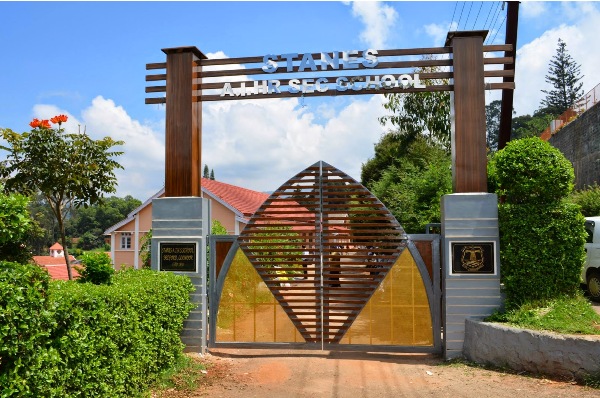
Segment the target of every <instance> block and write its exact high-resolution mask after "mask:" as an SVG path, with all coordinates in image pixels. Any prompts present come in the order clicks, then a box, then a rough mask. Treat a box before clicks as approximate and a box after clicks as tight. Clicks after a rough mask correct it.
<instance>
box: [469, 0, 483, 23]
mask: <svg viewBox="0 0 600 398" xmlns="http://www.w3.org/2000/svg"><path fill="white" fill-rule="evenodd" d="M481 7H483V1H482V2H481V4H480V5H479V11H477V16H476V17H475V22H473V27H472V28H471V30H475V25H476V24H477V20H478V19H479V13H480V12H481Z"/></svg>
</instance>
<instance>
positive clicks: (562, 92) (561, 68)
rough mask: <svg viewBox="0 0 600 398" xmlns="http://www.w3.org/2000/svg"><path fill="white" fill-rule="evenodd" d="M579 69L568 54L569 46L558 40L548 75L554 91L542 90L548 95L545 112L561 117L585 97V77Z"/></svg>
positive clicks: (544, 105)
mask: <svg viewBox="0 0 600 398" xmlns="http://www.w3.org/2000/svg"><path fill="white" fill-rule="evenodd" d="M579 69H580V66H579V65H578V64H577V63H576V62H575V61H574V60H573V58H571V56H570V55H569V53H567V44H566V43H565V42H564V41H562V40H561V39H558V48H557V49H556V54H555V55H554V57H553V58H552V60H551V61H550V67H549V68H548V74H547V75H546V83H550V84H551V85H552V87H554V89H553V90H542V92H543V93H544V94H546V98H545V99H543V100H542V109H543V110H545V111H547V113H552V114H554V115H556V116H558V115H561V114H562V113H563V112H564V111H566V110H567V109H569V108H572V107H573V105H574V104H575V101H577V100H578V99H579V98H580V97H582V96H583V90H582V86H583V83H581V82H580V80H581V79H582V78H583V76H581V73H580V71H579Z"/></svg>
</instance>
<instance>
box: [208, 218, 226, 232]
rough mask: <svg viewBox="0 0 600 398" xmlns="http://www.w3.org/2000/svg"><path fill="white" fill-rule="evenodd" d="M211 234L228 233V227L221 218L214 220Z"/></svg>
mask: <svg viewBox="0 0 600 398" xmlns="http://www.w3.org/2000/svg"><path fill="white" fill-rule="evenodd" d="M210 234H211V235H227V228H225V227H224V226H223V224H221V222H220V221H219V220H213V221H212V225H211V226H210Z"/></svg>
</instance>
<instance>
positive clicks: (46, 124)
mask: <svg viewBox="0 0 600 398" xmlns="http://www.w3.org/2000/svg"><path fill="white" fill-rule="evenodd" d="M39 127H40V128H42V129H49V128H50V121H48V119H44V120H41V121H40V124H39Z"/></svg>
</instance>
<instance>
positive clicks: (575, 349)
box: [463, 319, 600, 379]
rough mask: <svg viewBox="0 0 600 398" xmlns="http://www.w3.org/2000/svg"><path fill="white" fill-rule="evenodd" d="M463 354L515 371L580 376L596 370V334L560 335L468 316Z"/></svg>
mask: <svg viewBox="0 0 600 398" xmlns="http://www.w3.org/2000/svg"><path fill="white" fill-rule="evenodd" d="M463 354H464V356H465V357H466V358H467V359H468V360H470V361H473V362H477V363H483V364H489V365H494V366H499V367H509V368H511V369H514V370H518V371H527V372H532V373H538V374H547V375H557V376H565V377H569V378H574V379H582V378H584V377H585V376H586V375H592V374H598V372H600V360H598V358H600V336H579V335H562V334H557V333H550V332H537V331H531V330H524V329H518V328H513V327H509V326H505V325H501V324H496V323H486V322H481V321H477V320H473V319H468V320H467V321H466V324H465V343H464V350H463Z"/></svg>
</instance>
